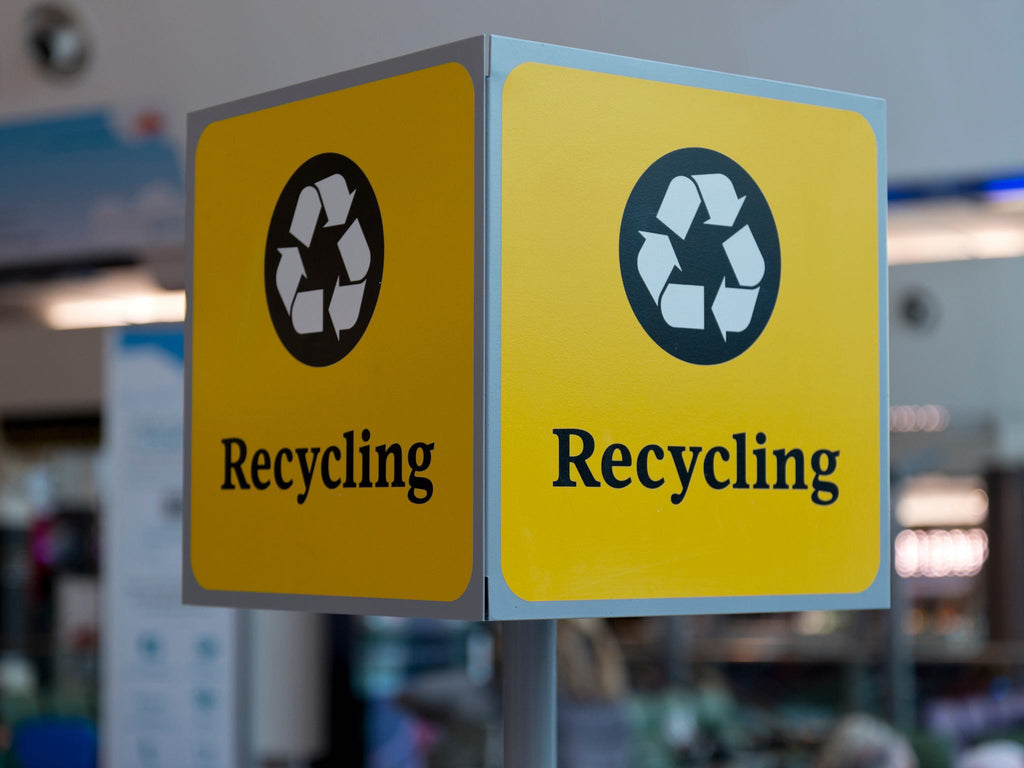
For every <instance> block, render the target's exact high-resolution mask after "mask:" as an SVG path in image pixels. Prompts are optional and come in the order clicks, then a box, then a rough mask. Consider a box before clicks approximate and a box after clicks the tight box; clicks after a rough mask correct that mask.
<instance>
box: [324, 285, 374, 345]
mask: <svg viewBox="0 0 1024 768" xmlns="http://www.w3.org/2000/svg"><path fill="white" fill-rule="evenodd" d="M365 289H366V281H363V282H361V283H353V284H351V285H342V284H341V281H338V282H337V284H336V285H335V286H334V293H332V294H331V303H330V306H328V307H327V313H328V314H329V315H330V316H331V323H332V324H333V325H334V332H335V333H337V334H338V338H341V332H342V331H346V330H348V329H349V328H351V327H352V326H353V325H355V324H356V321H357V320H358V319H359V310H360V309H361V308H362V306H363V291H364V290H365Z"/></svg>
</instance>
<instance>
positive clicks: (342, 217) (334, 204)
mask: <svg viewBox="0 0 1024 768" xmlns="http://www.w3.org/2000/svg"><path fill="white" fill-rule="evenodd" d="M316 188H317V189H318V190H320V199H321V200H322V201H323V203H324V210H325V211H327V224H326V225H325V226H328V227H337V226H340V225H341V224H344V223H345V222H346V221H348V212H349V209H350V208H352V198H353V197H355V196H356V192H355V190H352V191H351V192H349V189H348V184H346V183H345V177H344V176H342V175H341V174H340V173H335V174H332V175H330V176H328V177H327V178H326V179H321V180H320V181H318V182H317V183H316Z"/></svg>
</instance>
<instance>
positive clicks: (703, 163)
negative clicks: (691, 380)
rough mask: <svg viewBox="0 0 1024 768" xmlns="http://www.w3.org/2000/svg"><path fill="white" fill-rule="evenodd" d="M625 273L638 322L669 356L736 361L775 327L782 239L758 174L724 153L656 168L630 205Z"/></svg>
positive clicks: (682, 157) (622, 260)
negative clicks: (772, 321)
mask: <svg viewBox="0 0 1024 768" xmlns="http://www.w3.org/2000/svg"><path fill="white" fill-rule="evenodd" d="M619 266H620V269H621V272H622V283H623V287H624V288H625V290H626V297H627V298H628V300H629V303H630V306H631V307H632V309H633V313H634V314H635V315H636V317H637V319H638V320H639V321H640V325H641V326H642V327H643V329H644V330H645V331H646V332H647V334H648V335H649V336H650V337H651V338H652V339H653V340H654V341H655V342H656V343H657V344H658V345H659V346H660V347H661V348H662V349H664V350H665V351H666V352H668V353H669V354H671V355H674V356H675V357H677V358H679V359H681V360H685V361H687V362H690V363H697V364H700V365H715V364H718V363H724V362H726V361H728V360H732V359H733V358H735V357H736V356H738V355H740V354H742V353H743V352H745V351H746V350H747V349H748V348H749V347H750V345H751V344H753V343H754V342H755V341H756V340H757V339H758V337H759V336H760V335H761V332H762V331H763V330H764V328H765V326H766V325H767V324H768V321H769V319H770V318H771V315H772V312H773V310H774V308H775V300H776V298H777V296H778V292H779V280H780V277H781V257H780V250H779V236H778V230H777V229H776V226H775V219H774V217H773V216H772V212H771V209H770V207H769V206H768V202H767V200H766V199H765V197H764V194H763V193H762V192H761V190H760V188H759V187H758V186H757V184H756V183H755V182H754V180H753V179H752V178H751V177H750V175H749V174H748V173H747V172H746V171H745V170H744V169H743V168H742V167H741V166H740V165H739V164H738V163H736V162H735V161H733V160H732V159H731V158H729V157H727V156H726V155H723V154H721V153H720V152H715V151H714V150H710V149H705V148H701V147H689V148H686V149H679V150H676V151H674V152H670V153H669V154H667V155H665V156H664V157H661V158H659V159H658V160H656V161H655V162H654V163H653V164H652V165H651V166H650V167H649V168H648V169H647V170H646V171H645V172H644V173H643V174H642V175H641V177H640V179H639V180H638V181H637V183H636V185H635V186H634V187H633V191H632V193H631V194H630V196H629V200H628V201H627V203H626V207H625V210H624V211H623V215H622V226H621V228H620V231H619Z"/></svg>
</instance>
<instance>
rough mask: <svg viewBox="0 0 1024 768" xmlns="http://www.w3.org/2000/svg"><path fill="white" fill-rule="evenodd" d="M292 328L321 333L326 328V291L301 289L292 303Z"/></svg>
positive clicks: (297, 331)
mask: <svg viewBox="0 0 1024 768" xmlns="http://www.w3.org/2000/svg"><path fill="white" fill-rule="evenodd" d="M292 328H294V329H295V332H296V333H303V334H305V333H320V331H322V330H323V329H324V292H323V290H322V289H320V288H317V289H316V290H315V291H299V292H298V293H297V294H295V303H294V304H292Z"/></svg>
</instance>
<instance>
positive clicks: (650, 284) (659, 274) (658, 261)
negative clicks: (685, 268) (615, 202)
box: [636, 232, 679, 304]
mask: <svg viewBox="0 0 1024 768" xmlns="http://www.w3.org/2000/svg"><path fill="white" fill-rule="evenodd" d="M640 236H641V237H642V238H643V239H644V244H643V245H641V246H640V253H639V254H637V257H636V266H637V269H638V270H639V271H640V279H641V280H643V281H644V285H646V286H647V292H648V293H650V294H651V298H652V299H654V303H655V304H657V303H658V300H659V299H660V298H661V292H662V291H663V290H665V284H666V283H667V282H668V276H669V275H671V274H672V270H673V269H675V268H676V267H677V266H679V260H678V259H677V258H676V252H675V249H674V248H673V247H672V241H671V240H669V239H668V235H661V234H658V233H655V232H641V233H640Z"/></svg>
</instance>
